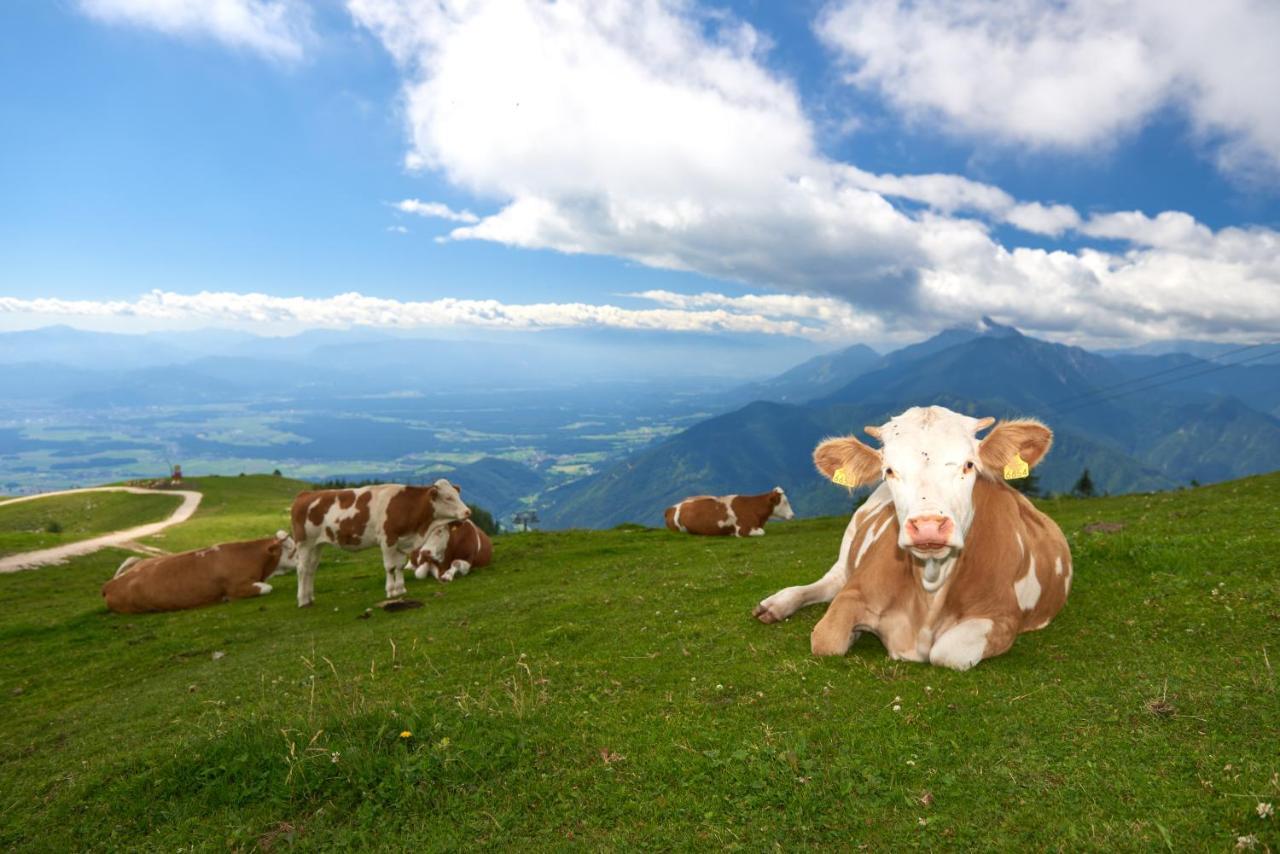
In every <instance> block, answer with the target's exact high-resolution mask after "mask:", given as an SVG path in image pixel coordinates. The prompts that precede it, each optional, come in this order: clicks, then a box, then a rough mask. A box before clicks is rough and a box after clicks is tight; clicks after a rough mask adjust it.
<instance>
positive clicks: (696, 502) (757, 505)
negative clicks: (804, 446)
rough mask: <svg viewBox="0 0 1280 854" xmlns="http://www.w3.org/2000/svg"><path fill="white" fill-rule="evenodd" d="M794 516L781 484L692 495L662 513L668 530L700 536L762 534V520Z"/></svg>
mask: <svg viewBox="0 0 1280 854" xmlns="http://www.w3.org/2000/svg"><path fill="white" fill-rule="evenodd" d="M795 516H796V514H795V511H794V510H792V509H791V502H790V501H788V500H787V494H786V493H785V492H783V491H782V487H781V486H775V487H774V488H773V489H771V490H769V491H768V492H765V493H762V494H760V495H720V496H715V495H694V496H691V497H689V498H686V499H684V500H683V501H681V502H680V503H678V504H673V505H672V506H670V507H668V508H667V510H666V513H665V514H664V518H665V519H666V521H667V527H668V528H669V529H671V530H672V531H681V532H684V533H686V534H700V535H702V536H704V537H727V536H730V535H732V536H735V537H763V536H764V523H765V522H767V521H769V520H770V519H784V520H785V519H794V518H795Z"/></svg>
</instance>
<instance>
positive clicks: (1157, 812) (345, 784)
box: [0, 474, 1280, 851]
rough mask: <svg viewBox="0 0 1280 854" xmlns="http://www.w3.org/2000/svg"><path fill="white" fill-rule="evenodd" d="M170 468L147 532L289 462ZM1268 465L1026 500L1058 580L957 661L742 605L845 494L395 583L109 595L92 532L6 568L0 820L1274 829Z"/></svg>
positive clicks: (584, 839) (399, 832) (1276, 719)
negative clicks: (1017, 629)
mask: <svg viewBox="0 0 1280 854" xmlns="http://www.w3.org/2000/svg"><path fill="white" fill-rule="evenodd" d="M192 483H194V484H195V488H199V489H201V490H202V491H204V493H205V495H206V498H205V500H204V502H203V503H202V505H201V507H200V509H199V511H198V513H197V514H196V516H195V517H194V518H193V519H192V520H190V521H189V522H187V523H185V524H183V525H181V526H178V527H176V528H172V529H170V530H169V531H167V532H165V534H164V535H163V536H161V537H158V538H155V539H154V540H152V541H151V542H152V543H153V544H154V545H158V546H161V547H163V548H166V549H170V550H175V551H176V550H179V549H186V548H193V547H196V546H203V545H206V544H209V543H212V542H217V541H220V540H228V539H246V538H250V537H256V536H263V535H266V534H269V533H271V532H273V531H275V530H276V529H277V528H280V527H283V526H284V524H285V521H286V519H287V512H286V511H287V507H288V504H289V500H290V498H291V497H292V495H293V493H294V492H295V491H296V490H298V489H299V488H301V486H302V485H301V484H300V483H298V482H294V481H290V480H287V479H284V478H279V477H269V476H251V477H242V478H236V477H222V478H206V479H202V480H196V481H192ZM464 486H465V485H464ZM1277 496H1280V474H1273V475H1267V476H1261V477H1254V478H1249V479H1246V480H1240V481H1234V482H1228V483H1223V484H1219V485H1216V486H1212V487H1205V488H1199V489H1193V490H1184V491H1179V492H1170V493H1160V494H1151V495H1129V496H1123V497H1114V498H1098V499H1090V500H1072V499H1059V500H1054V501H1047V502H1042V506H1043V507H1044V508H1045V509H1046V511H1047V512H1048V513H1049V514H1050V515H1052V516H1053V517H1054V518H1055V519H1056V520H1058V522H1059V524H1060V525H1061V526H1062V528H1063V530H1064V531H1065V532H1066V533H1067V535H1068V537H1069V539H1070V541H1071V544H1072V548H1073V552H1074V555H1075V568H1076V575H1075V583H1074V587H1073V589H1072V592H1071V599H1070V601H1069V602H1068V604H1067V607H1066V608H1065V610H1064V611H1063V612H1062V614H1061V615H1060V616H1059V617H1058V618H1057V619H1056V620H1055V621H1054V622H1053V623H1052V624H1051V625H1050V626H1049V627H1048V628H1047V629H1045V630H1043V631H1041V632H1037V633H1033V634H1029V635H1024V636H1023V637H1022V638H1020V639H1019V640H1018V642H1017V643H1016V644H1015V646H1014V647H1013V649H1012V650H1011V651H1010V652H1009V653H1008V654H1006V655H1004V656H1002V657H1000V658H997V659H993V660H990V661H987V662H984V663H982V664H981V665H979V666H978V667H977V668H976V669H974V670H972V671H969V672H967V673H955V672H951V671H947V670H942V669H937V668H931V667H928V666H924V665H919V664H910V663H901V662H893V661H890V660H888V659H887V658H886V657H885V654H884V651H883V649H882V648H881V646H880V645H879V643H878V641H876V640H875V639H874V638H873V637H864V638H862V639H861V640H859V641H858V643H856V644H855V645H854V647H853V649H852V650H851V652H850V654H849V655H848V656H846V657H844V658H839V659H824V660H818V659H815V658H813V657H812V656H811V655H810V654H809V632H810V630H811V629H812V627H813V625H814V623H815V622H816V621H817V620H818V618H819V617H820V616H821V614H822V608H821V607H815V608H811V609H808V610H805V611H801V612H800V613H798V614H797V615H795V616H794V617H793V618H792V619H790V620H789V621H787V622H785V623H782V624H779V625H774V626H764V625H761V624H759V623H757V622H756V621H754V620H753V619H752V618H751V616H750V613H751V608H752V606H753V605H754V604H755V603H756V602H757V601H759V600H760V599H761V598H763V597H764V596H766V595H768V594H770V593H772V592H774V591H775V590H777V589H778V588H780V587H782V586H785V585H788V584H794V583H802V582H808V581H811V580H813V579H814V578H816V577H817V576H818V575H819V574H820V573H821V572H822V571H824V570H825V569H826V568H827V567H828V566H829V565H830V563H831V561H832V559H833V558H834V556H835V553H836V551H837V549H838V546H839V541H840V536H841V533H842V531H843V528H844V525H845V522H846V519H843V518H837V517H831V518H819V519H807V520H798V521H795V522H789V523H771V524H770V526H769V529H768V535H767V536H766V537H763V538H753V539H750V540H734V539H725V540H720V539H705V538H702V539H700V538H691V537H685V536H680V535H676V534H672V533H670V532H667V531H664V530H655V529H646V528H640V527H636V526H624V527H621V528H618V529H614V530H608V531H590V532H587V531H562V532H549V533H530V534H507V535H503V536H500V537H498V538H497V539H496V541H495V560H494V564H493V566H491V567H489V568H485V569H481V570H477V571H476V572H474V573H473V574H472V575H470V576H468V577H466V578H464V579H462V580H459V581H457V582H454V583H452V584H449V585H440V584H437V583H435V582H432V581H422V582H416V583H415V582H413V581H412V580H411V581H410V588H409V595H410V596H413V597H418V598H420V599H422V600H423V601H424V602H425V605H424V607H422V608H420V609H417V610H409V611H401V612H395V613H388V612H384V611H381V610H379V609H377V608H376V607H373V606H374V605H375V603H376V602H378V601H379V600H380V599H382V594H383V573H382V570H381V568H380V566H379V560H378V556H377V554H376V552H375V551H370V552H365V553H361V554H357V555H344V554H339V553H332V552H329V553H326V554H325V556H324V558H323V560H322V562H321V566H320V570H319V573H318V575H317V581H316V591H317V602H316V605H315V607H312V608H309V609H304V610H301V611H300V610H299V609H297V608H296V606H295V602H294V589H295V588H294V580H293V576H291V575H290V576H284V577H281V578H277V579H273V583H274V584H275V588H276V589H275V592H274V593H272V594H271V595H269V596H266V597H263V598H259V599H252V600H244V601H240V602H235V603H232V604H228V605H221V606H216V607H211V608H206V609H202V610H198V611H190V612H183V613H174V614H159V615H144V616H119V615H114V614H110V613H109V612H107V611H106V610H105V608H104V607H103V604H102V600H101V598H100V596H99V593H98V591H99V588H100V586H101V584H102V582H103V581H104V580H105V579H107V578H109V577H110V576H111V574H112V572H113V571H114V569H115V567H116V565H117V564H118V563H119V562H120V560H121V559H122V558H123V557H124V556H125V553H123V552H119V551H112V550H108V551H103V552H100V553H98V554H95V555H91V556H87V557H84V558H80V559H77V560H75V561H74V562H72V563H70V564H68V565H66V566H60V567H51V568H47V569H43V570H39V571H34V572H24V573H18V574H14V575H8V576H0V602H2V603H3V604H2V605H0V847H3V848H6V849H14V850H30V851H43V850H89V849H98V850H101V849H119V848H131V849H149V850H154V849H169V850H223V849H232V850H255V849H258V850H283V849H285V848H288V847H292V848H297V849H299V850H318V849H328V848H360V849H373V850H378V849H382V850H404V849H408V848H411V847H412V848H414V849H420V850H455V849H464V848H465V849H468V850H475V849H505V848H511V847H515V846H525V847H531V848H537V849H548V848H551V849H564V848H574V847H583V848H584V849H586V850H600V849H603V850H623V849H631V848H657V849H673V848H674V849H731V850H759V849H766V848H775V847H779V848H781V847H789V848H799V849H806V848H819V847H838V848H840V849H859V848H864V847H865V848H867V849H869V850H887V849H897V848H921V849H958V848H963V849H974V848H981V849H987V850H1019V851H1021V850H1069V851H1077V850H1108V851H1114V850H1121V851H1124V850H1153V849H1168V850H1173V851H1185V850H1206V849H1208V850H1226V849H1231V848H1233V847H1234V846H1236V844H1237V840H1238V839H1239V838H1240V837H1245V839H1246V842H1245V843H1244V844H1249V842H1250V841H1252V842H1253V843H1254V844H1256V845H1257V846H1258V850H1262V849H1263V847H1264V846H1265V847H1269V848H1270V849H1271V850H1276V849H1280V830H1278V827H1280V817H1271V818H1264V817H1262V816H1261V815H1259V811H1258V808H1259V804H1266V803H1271V804H1275V805H1280V776H1278V775H1280V694H1278V693H1277V677H1276V673H1275V668H1276V667H1277V666H1280V657H1278V651H1280V575H1278V574H1277V572H1276V554H1277V552H1278V551H1280V529H1277V527H1276V526H1275V524H1274V516H1275V511H1276V507H1277ZM139 512H142V511H141V510H139ZM1099 522H1105V523H1111V525H1109V526H1107V528H1106V530H1102V531H1097V530H1093V531H1091V530H1087V528H1088V527H1089V526H1092V525H1094V524H1095V523H1099Z"/></svg>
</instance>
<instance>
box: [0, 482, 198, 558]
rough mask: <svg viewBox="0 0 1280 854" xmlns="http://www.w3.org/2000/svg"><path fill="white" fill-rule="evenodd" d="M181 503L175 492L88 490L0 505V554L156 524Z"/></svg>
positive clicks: (58, 544) (30, 549)
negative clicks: (163, 493) (168, 493)
mask: <svg viewBox="0 0 1280 854" xmlns="http://www.w3.org/2000/svg"><path fill="white" fill-rule="evenodd" d="M181 501H182V497H181V496H177V495H134V494H131V493H128V492H90V493H82V494H79V495H54V496H50V497H48V498H40V499H36V500H33V501H23V502H20V503H18V504H10V505H8V506H5V507H0V557H4V556H5V555H11V554H16V553H18V552H29V551H35V550H36V549H47V548H53V547H54V546H60V545H63V544H65V543H74V542H79V541H80V540H87V539H90V538H91V537H96V536H98V535H100V534H107V533H110V532H112V531H119V530H122V529H125V528H133V527H137V526H138V525H146V524H148V523H150V522H159V521H160V520H162V519H165V518H166V517H168V516H169V515H170V514H171V513H173V511H174V510H176V509H177V508H178V504H179V503H180V502H181Z"/></svg>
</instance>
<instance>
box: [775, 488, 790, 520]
mask: <svg viewBox="0 0 1280 854" xmlns="http://www.w3.org/2000/svg"><path fill="white" fill-rule="evenodd" d="M769 503H770V504H772V505H773V510H772V512H770V514H769V516H770V518H772V519H783V520H786V519H794V518H796V511H794V510H792V509H791V502H790V501H788V500H787V494H786V493H785V492H783V491H782V487H781V486H775V487H774V488H773V492H771V493H769Z"/></svg>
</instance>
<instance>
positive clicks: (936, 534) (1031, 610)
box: [755, 406, 1071, 670]
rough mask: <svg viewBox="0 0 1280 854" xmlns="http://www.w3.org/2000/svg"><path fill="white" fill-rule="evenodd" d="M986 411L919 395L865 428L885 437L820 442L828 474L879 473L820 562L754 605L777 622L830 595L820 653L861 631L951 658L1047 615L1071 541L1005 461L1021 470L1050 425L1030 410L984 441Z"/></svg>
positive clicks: (1061, 587)
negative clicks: (875, 443)
mask: <svg viewBox="0 0 1280 854" xmlns="http://www.w3.org/2000/svg"><path fill="white" fill-rule="evenodd" d="M993 421H994V419H991V418H982V419H977V418H970V417H968V416H966V415H960V414H958V413H955V412H952V411H951V410H949V409H944V408H943V407H940V406H931V407H927V408H924V407H916V408H913V409H909V410H907V411H906V412H904V413H903V414H902V415H899V416H897V417H896V418H893V419H891V420H890V421H889V422H888V423H887V424H884V425H882V426H880V427H867V428H866V431H867V433H868V434H869V435H871V436H873V437H875V438H877V439H879V440H880V441H881V443H882V444H883V447H882V448H881V449H880V450H874V449H872V448H870V447H868V446H866V445H864V444H862V443H861V442H859V441H858V440H857V439H855V438H854V437H852V436H849V437H846V438H843V439H828V440H827V441H825V442H823V443H822V444H820V445H819V446H818V448H817V449H816V450H815V451H814V455H813V456H814V462H815V463H816V464H817V467H818V470H819V471H821V472H822V473H823V474H824V475H826V476H827V477H828V478H831V479H833V480H835V481H837V482H838V483H844V484H847V485H850V486H860V485H870V484H873V483H876V482H877V481H880V480H882V479H883V483H881V484H880V486H879V487H878V488H877V489H876V490H875V492H873V493H872V494H871V497H870V498H869V499H867V501H866V503H865V504H863V505H862V507H860V508H859V509H858V511H857V512H856V513H854V515H853V518H852V519H851V520H850V522H849V525H848V527H847V528H846V529H845V533H844V540H843V541H842V542H841V544H840V556H839V558H838V559H837V560H836V562H835V564H834V565H833V566H832V567H831V569H830V570H828V572H827V574H826V575H824V576H823V577H822V578H821V579H819V580H818V581H816V582H814V583H813V584H809V585H805V586H802V587H788V588H786V589H784V590H780V591H778V592H777V593H775V594H774V595H772V596H770V597H769V598H768V599H765V600H764V601H763V602H761V603H760V604H759V605H758V606H756V609H755V616H756V617H757V618H758V619H759V620H760V621H761V622H765V623H773V622H777V621H779V620H784V619H786V618H787V617H789V616H791V614H793V613H794V612H795V611H796V610H797V609H799V608H802V607H804V606H806V605H812V604H814V603H816V602H831V606H830V607H829V608H827V613H826V614H825V615H824V616H823V618H822V619H821V620H820V621H819V622H818V624H817V626H816V627H815V628H814V630H813V635H812V639H811V641H812V649H813V653H814V654H815V655H843V654H844V653H845V652H846V651H848V649H849V646H850V644H852V643H853V641H854V640H855V639H856V638H857V636H858V634H859V633H860V632H862V631H869V632H872V633H874V634H876V635H878V636H879V638H880V641H881V642H882V643H883V644H884V646H885V649H886V650H887V651H888V653H889V657H890V658H895V659H905V660H907V661H927V662H930V663H931V664H938V665H941V666H943V667H950V668H952V669H955V670H967V669H968V668H970V667H972V666H973V665H975V664H977V663H978V662H979V661H981V660H983V659H984V658H992V657H994V656H997V655H1000V654H1001V653H1003V652H1005V651H1006V650H1008V649H1009V647H1011V646H1012V645H1013V641H1014V639H1015V638H1016V637H1017V636H1018V634H1019V633H1021V632H1026V631H1033V630H1035V629H1041V628H1044V627H1045V626H1046V625H1048V624H1049V621H1050V620H1052V619H1053V618H1054V616H1055V615H1056V614H1057V613H1058V611H1059V610H1061V609H1062V606H1063V604H1064V603H1065V602H1066V599H1067V594H1068V592H1070V590H1071V551H1070V549H1069V548H1068V546H1067V541H1066V538H1065V537H1063V536H1062V531H1061V530H1060V529H1059V528H1058V526H1057V525H1056V524H1055V523H1054V522H1053V520H1052V519H1050V518H1049V517H1048V516H1046V515H1044V514H1043V513H1041V512H1040V511H1039V510H1037V509H1036V508H1035V507H1034V506H1033V505H1032V504H1031V502H1030V501H1028V500H1027V499H1026V498H1025V497H1023V496H1022V495H1021V494H1020V493H1018V492H1017V491H1016V490H1014V489H1012V488H1011V487H1009V486H1008V484H1006V483H1004V480H1003V478H1002V473H1003V472H1004V471H1005V469H1006V467H1010V468H1011V469H1012V470H1013V471H1019V470H1021V471H1020V473H1021V474H1024V475H1025V471H1026V467H1029V466H1034V465H1036V464H1037V463H1039V462H1040V460H1041V459H1042V458H1043V457H1044V455H1045V454H1046V453H1048V451H1049V446H1050V445H1051V444H1052V441H1053V434H1052V433H1051V432H1050V431H1049V428H1047V427H1045V426H1044V425H1043V424H1040V423H1038V422H1035V421H1028V420H1018V421H1004V422H1001V423H999V424H997V425H996V426H995V428H994V429H993V430H992V431H991V432H990V433H988V434H987V435H986V437H985V438H983V439H982V440H981V441H979V440H978V439H977V434H978V433H979V432H981V431H982V430H985V429H986V428H987V427H990V426H991V424H992V423H993ZM1024 463H1025V464H1026V465H1025V466H1024V465H1023V464H1024Z"/></svg>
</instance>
